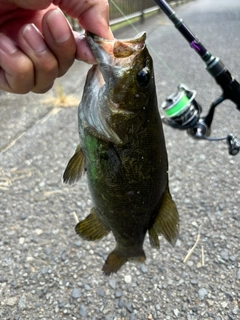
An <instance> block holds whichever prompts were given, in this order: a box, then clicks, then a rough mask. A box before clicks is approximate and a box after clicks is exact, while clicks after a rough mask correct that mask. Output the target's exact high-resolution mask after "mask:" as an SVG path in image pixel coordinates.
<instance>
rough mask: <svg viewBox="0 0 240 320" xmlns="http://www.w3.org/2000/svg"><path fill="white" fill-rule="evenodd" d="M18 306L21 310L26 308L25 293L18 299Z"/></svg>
mask: <svg viewBox="0 0 240 320" xmlns="http://www.w3.org/2000/svg"><path fill="white" fill-rule="evenodd" d="M18 308H19V309H20V310H24V309H25V308H26V297H25V295H24V294H23V295H22V296H21V298H20V299H19V301H18Z"/></svg>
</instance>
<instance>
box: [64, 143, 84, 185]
mask: <svg viewBox="0 0 240 320" xmlns="http://www.w3.org/2000/svg"><path fill="white" fill-rule="evenodd" d="M84 169H85V157H84V154H83V152H82V149H81V147H80V145H78V146H77V148H76V151H75V154H74V155H73V156H72V158H71V159H70V160H69V162H68V164H67V167H66V169H65V171H64V174H63V181H64V183H67V184H73V183H74V182H76V181H78V180H79V179H80V178H81V176H82V175H83V173H84Z"/></svg>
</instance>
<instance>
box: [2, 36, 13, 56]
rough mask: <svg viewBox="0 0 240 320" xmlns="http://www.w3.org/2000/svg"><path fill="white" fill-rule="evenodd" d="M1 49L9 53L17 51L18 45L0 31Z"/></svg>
mask: <svg viewBox="0 0 240 320" xmlns="http://www.w3.org/2000/svg"><path fill="white" fill-rule="evenodd" d="M0 49H1V50H2V51H3V52H5V53H7V54H13V53H14V52H16V51H17V47H16V45H15V44H14V43H13V42H12V40H10V39H9V38H8V37H7V36H6V35H5V34H4V33H0Z"/></svg>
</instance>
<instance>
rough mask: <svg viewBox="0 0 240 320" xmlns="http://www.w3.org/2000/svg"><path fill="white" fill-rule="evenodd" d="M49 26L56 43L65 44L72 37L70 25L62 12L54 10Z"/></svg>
mask: <svg viewBox="0 0 240 320" xmlns="http://www.w3.org/2000/svg"><path fill="white" fill-rule="evenodd" d="M47 24H48V27H49V29H50V32H51V33H52V36H53V38H54V39H55V40H56V42H59V43H62V42H65V41H67V40H68V39H69V38H70V37H71V29H70V27H69V24H68V22H67V21H66V18H65V17H64V15H63V13H62V12H61V11H60V10H52V11H51V12H50V13H49V15H48V17H47Z"/></svg>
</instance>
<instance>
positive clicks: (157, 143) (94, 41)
mask: <svg viewBox="0 0 240 320" xmlns="http://www.w3.org/2000/svg"><path fill="white" fill-rule="evenodd" d="M145 39H146V34H145V33H141V34H139V35H137V36H136V37H135V38H134V39H127V40H112V41H108V40H104V39H101V38H99V37H96V36H94V35H91V34H87V40H88V43H89V45H90V47H91V49H92V51H93V54H94V56H95V58H96V61H97V65H94V66H93V67H92V68H91V69H90V70H89V72H88V75H87V79H86V83H85V87H84V92H83V97H82V101H81V103H80V105H79V113H78V115H79V136H80V145H79V146H78V148H77V150H76V152H75V154H74V156H73V157H72V158H71V159H70V161H69V163H68V166H67V168H66V170H65V173H64V181H65V182H66V183H73V182H75V181H77V180H78V179H79V178H80V177H81V176H82V174H83V173H84V172H85V171H86V172H87V178H88V185H89V190H90V193H91V196H92V202H93V208H92V209H91V212H90V214H89V215H88V216H87V217H86V218H85V219H84V220H83V221H80V222H79V223H78V224H77V226H76V232H77V234H79V235H80V236H81V237H82V238H84V239H86V240H89V241H93V240H98V239H101V238H102V237H104V236H105V235H107V234H108V233H109V232H110V231H111V232H112V233H113V235H114V238H115V240H116V248H115V249H114V250H113V251H112V252H111V253H110V254H109V256H108V258H107V260H106V262H105V264H104V266H103V272H104V273H105V274H106V275H110V274H111V273H113V272H117V271H118V270H119V269H120V267H121V266H122V265H123V264H124V263H126V262H127V261H130V260H136V261H140V262H142V261H144V260H145V253H144V251H143V242H144V239H145V235H146V233H147V232H148V234H149V238H150V243H151V245H152V246H153V247H159V239H158V235H160V234H163V235H164V236H165V238H166V239H167V240H168V241H169V242H170V243H171V244H172V245H174V244H175V242H176V239H177V236H178V224H179V217H178V212H177V208H176V205H175V203H174V201H173V200H172V197H171V195H170V193H169V188H168V160H167V152H166V147H165V140H164V134H163V129H162V123H161V118H160V115H159V111H158V105H157V96H156V90H155V82H154V75H153V63H152V59H151V56H150V54H149V52H148V50H147V48H146V45H145Z"/></svg>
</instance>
